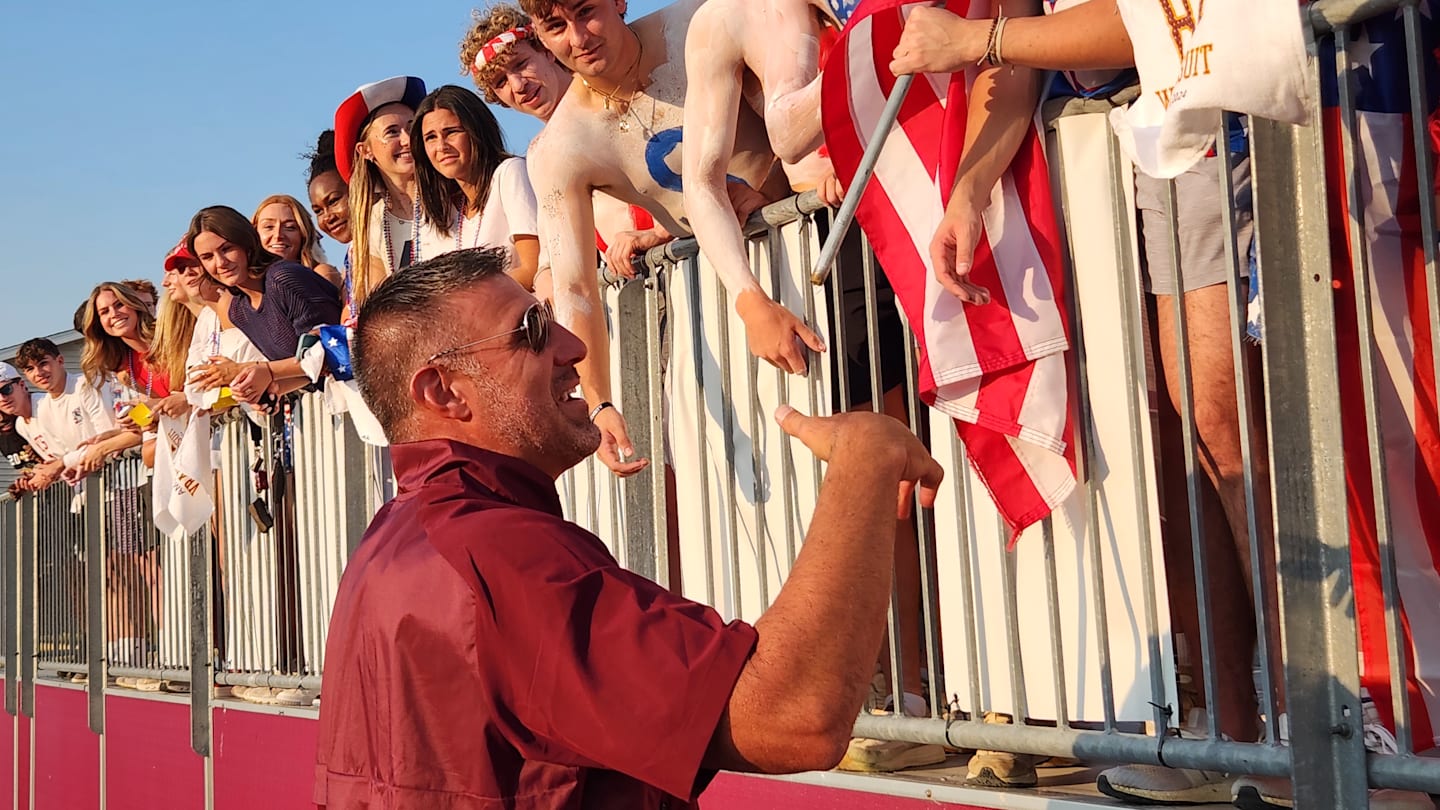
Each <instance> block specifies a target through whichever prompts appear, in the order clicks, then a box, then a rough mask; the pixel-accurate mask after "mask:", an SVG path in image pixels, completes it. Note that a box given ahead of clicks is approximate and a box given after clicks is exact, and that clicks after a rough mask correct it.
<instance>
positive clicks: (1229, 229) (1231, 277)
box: [1215, 113, 1280, 740]
mask: <svg viewBox="0 0 1440 810" xmlns="http://www.w3.org/2000/svg"><path fill="white" fill-rule="evenodd" d="M1227 115H1229V113H1224V114H1222V116H1221V120H1220V126H1219V128H1218V130H1217V131H1216V136H1215V137H1216V140H1215V143H1216V145H1217V150H1216V151H1217V154H1219V155H1221V156H1222V158H1221V159H1220V160H1217V161H1216V163H1218V164H1219V167H1220V206H1221V213H1222V216H1223V218H1224V220H1223V221H1224V223H1225V233H1224V239H1225V262H1226V266H1227V267H1228V268H1229V273H1227V274H1226V281H1225V289H1226V292H1227V293H1228V300H1229V304H1230V357H1231V364H1232V365H1233V366H1234V368H1235V418H1236V421H1237V422H1238V423H1239V426H1240V460H1241V474H1242V476H1243V481H1244V487H1245V533H1246V542H1247V543H1248V544H1249V546H1250V571H1249V572H1248V573H1249V575H1250V581H1251V583H1252V584H1253V587H1252V589H1251V592H1252V593H1253V594H1254V605H1255V643H1256V651H1257V657H1258V658H1259V661H1260V683H1259V687H1260V695H1259V699H1260V713H1261V715H1262V717H1263V720H1264V729H1265V739H1267V740H1278V739H1280V737H1279V718H1278V717H1277V716H1276V712H1275V683H1274V675H1273V673H1271V671H1270V662H1271V660H1272V658H1271V654H1272V650H1271V644H1270V633H1271V632H1272V629H1271V628H1270V627H1269V624H1268V622H1267V618H1268V617H1269V615H1270V611H1269V608H1270V590H1269V583H1268V582H1267V581H1266V577H1265V574H1264V571H1265V566H1264V564H1263V563H1264V559H1265V558H1264V556H1263V552H1264V551H1265V549H1264V548H1262V546H1261V540H1260V533H1261V526H1260V513H1259V505H1260V504H1259V499H1258V498H1257V497H1256V494H1255V487H1256V485H1257V481H1256V476H1255V452H1254V446H1253V442H1252V435H1253V434H1252V433H1251V425H1252V424H1253V423H1252V420H1251V416H1250V377H1249V364H1248V363H1247V362H1246V358H1245V337H1244V335H1245V329H1246V326H1245V324H1246V313H1245V299H1244V296H1242V295H1241V289H1240V284H1241V280H1240V279H1241V276H1240V261H1241V258H1240V256H1239V253H1238V249H1237V245H1236V234H1237V231H1238V229H1237V227H1236V222H1235V216H1236V205H1235V186H1234V174H1233V173H1232V170H1231V165H1230V161H1229V160H1228V159H1224V157H1223V156H1225V155H1227V154H1228V151H1229V150H1228V149H1221V148H1219V147H1223V146H1224V145H1225V144H1226V143H1227V140H1228V138H1229V129H1228V127H1227V126H1226V124H1227V122H1226V119H1225V116H1227ZM1250 283H1251V284H1258V283H1259V279H1251V280H1250ZM1267 528H1268V527H1267ZM1237 539H1238V538H1237Z"/></svg>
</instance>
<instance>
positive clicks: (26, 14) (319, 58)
mask: <svg viewBox="0 0 1440 810" xmlns="http://www.w3.org/2000/svg"><path fill="white" fill-rule="evenodd" d="M661 5H663V3H661V2H659V0H637V2H632V3H631V11H630V18H631V19H634V18H635V16H637V15H640V14H644V13H647V12H648V11H650V10H653V9H655V8H658V7H659V6H661ZM471 8H472V6H471V5H469V4H467V3H464V2H461V3H446V2H427V3H415V4H408V3H407V4H402V3H397V2H386V3H381V2H375V0H351V2H346V3H338V2H327V3H312V2H278V1H277V0H249V1H248V2H244V3H213V2H200V3H193V4H192V3H185V4H182V3H156V2H151V1H150V0H137V2H132V3H116V2H113V1H112V2H91V1H90V0H85V2H72V3H13V4H9V5H8V6H7V8H6V13H5V18H6V19H5V25H4V34H3V35H0V75H4V76H8V77H10V79H11V80H10V81H9V82H8V83H7V86H6V94H5V100H4V105H5V107H6V114H5V115H3V116H0V121H3V124H0V127H3V130H4V134H3V136H0V144H3V145H4V154H5V163H6V165H5V169H4V171H3V173H0V176H3V178H4V185H3V187H4V194H3V195H0V245H3V247H4V250H3V252H0V282H3V283H0V302H3V304H4V306H3V308H0V309H3V312H4V315H3V316H0V347H3V346H9V345H12V344H15V343H19V342H21V341H23V340H25V339H27V338H30V337H35V336H37V335H46V334H51V333H54V332H59V331H62V330H64V329H68V328H70V327H69V324H70V318H71V314H72V313H73V312H74V310H75V307H76V306H78V305H79V303H80V302H81V301H82V300H84V298H85V296H86V295H87V294H88V293H89V292H90V289H91V288H92V287H94V286H95V285H96V284H98V283H99V282H101V281H107V280H116V279H122V278H135V277H145V278H149V279H151V280H153V281H155V282H156V283H157V284H158V283H159V281H160V276H161V261H162V260H163V258H164V255H165V253H166V251H167V250H169V248H170V247H171V246H172V245H174V243H175V241H176V240H177V239H178V238H179V237H180V236H181V235H182V234H183V233H184V231H185V227H186V226H187V225H188V224H189V221H190V217H191V215H193V214H194V213H195V212H196V211H197V210H199V209H200V208H202V207H204V206H206V205H214V204H225V205H231V206H234V207H235V208H237V209H239V210H240V211H241V212H243V213H245V214H247V215H248V214H250V213H251V212H252V211H254V209H255V205H256V204H257V203H258V202H259V201H260V200H262V199H264V198H265V197H266V196H268V195H270V194H280V193H287V194H292V195H294V196H295V197H297V198H299V199H301V200H302V201H304V200H306V199H307V198H306V195H305V169H306V166H307V164H306V162H305V161H304V160H302V159H301V158H300V154H301V153H302V152H304V151H306V150H307V149H309V148H310V147H311V146H313V145H314V143H315V137H316V136H317V135H318V134H319V133H320V131H321V130H322V129H325V128H327V127H329V126H330V125H331V123H332V121H333V117H334V113H335V107H336V106H337V105H338V104H339V103H340V101H341V100H343V99H344V98H345V97H346V96H347V95H349V94H350V93H351V92H352V91H353V90H354V89H355V88H356V87H357V86H359V85H360V84H363V83H365V82H369V81H374V80H376V79H383V78H385V77H387V76H394V75H399V74H410V75H416V76H420V77H421V78H423V79H424V80H425V82H426V84H427V85H429V86H430V87H431V88H432V89H433V88H435V87H438V86H440V85H442V84H452V83H453V84H462V85H467V86H468V81H469V80H468V78H467V77H463V76H461V75H460V72H459V71H460V64H459V57H458V55H457V54H458V47H457V44H458V43H459V41H460V37H461V36H462V35H463V34H464V32H465V30H466V28H467V26H468V25H469V21H470V12H471ZM497 117H498V118H499V119H500V123H501V126H502V127H503V128H504V130H505V135H506V140H507V142H508V144H509V146H510V148H511V150H512V151H513V150H522V149H524V147H525V144H527V143H529V141H530V139H531V138H532V137H533V136H534V135H535V133H536V132H537V131H538V122H537V121H535V120H534V119H531V118H528V117H526V116H522V115H516V114H512V113H510V112H508V111H499V112H498V113H497ZM326 249H327V252H328V253H329V254H330V257H331V259H332V260H336V259H338V258H339V256H340V255H341V254H340V251H339V250H338V249H337V248H336V246H335V245H334V244H333V243H328V244H327V245H326Z"/></svg>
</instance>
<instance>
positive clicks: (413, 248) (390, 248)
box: [380, 192, 420, 273]
mask: <svg viewBox="0 0 1440 810" xmlns="http://www.w3.org/2000/svg"><path fill="white" fill-rule="evenodd" d="M411 199H413V200H414V201H415V206H414V213H413V214H412V219H411V220H410V264H416V263H418V262H419V261H420V195H419V194H418V193H417V194H415V195H414V196H413V197H412V198H411ZM381 204H382V205H383V208H382V209H381V214H380V230H381V231H382V232H384V234H385V259H386V261H388V262H390V266H389V267H388V268H387V269H388V270H389V271H390V272H392V273H394V272H397V271H399V269H400V267H399V265H397V264H395V243H394V242H393V241H391V239H390V194H389V192H386V194H385V198H384V199H383V200H382V201H381Z"/></svg>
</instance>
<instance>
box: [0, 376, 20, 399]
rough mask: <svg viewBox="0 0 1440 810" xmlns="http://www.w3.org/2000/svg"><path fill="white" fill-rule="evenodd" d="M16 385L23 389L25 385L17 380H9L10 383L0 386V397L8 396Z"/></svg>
mask: <svg viewBox="0 0 1440 810" xmlns="http://www.w3.org/2000/svg"><path fill="white" fill-rule="evenodd" d="M17 385H19V386H22V387H23V386H24V385H25V384H24V383H22V382H21V381H19V380H11V381H10V382H7V383H5V384H4V385H0V397H8V396H10V392H11V391H13V390H14V389H15V386H17Z"/></svg>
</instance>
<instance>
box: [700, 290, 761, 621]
mask: <svg viewBox="0 0 1440 810" xmlns="http://www.w3.org/2000/svg"><path fill="white" fill-rule="evenodd" d="M697 264H698V262H697ZM714 290H715V307H716V311H717V312H718V313H719V314H720V317H719V318H717V319H716V320H717V321H718V323H717V324H716V326H717V328H718V334H717V340H716V342H717V344H718V346H717V350H718V351H719V353H720V414H721V417H720V430H721V431H722V432H723V433H724V436H725V507H726V514H727V516H728V517H729V519H730V523H729V527H728V528H729V534H730V542H729V543H727V544H726V546H725V548H726V553H727V555H728V563H729V564H728V566H727V573H728V574H729V577H730V598H731V599H733V600H735V613H734V618H737V619H738V618H741V617H743V616H744V615H745V611H744V608H743V606H744V604H745V600H744V596H743V594H742V593H741V589H740V533H741V530H740V504H739V501H738V493H737V492H736V488H737V487H738V486H739V484H738V483H737V482H736V478H735V407H734V405H733V403H734V393H735V381H734V380H733V379H732V377H731V361H732V358H731V356H730V317H729V316H730V303H729V296H727V295H726V294H725V285H724V284H723V283H721V281H720V278H719V276H716V277H715V286H714ZM752 379H753V377H752Z"/></svg>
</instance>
